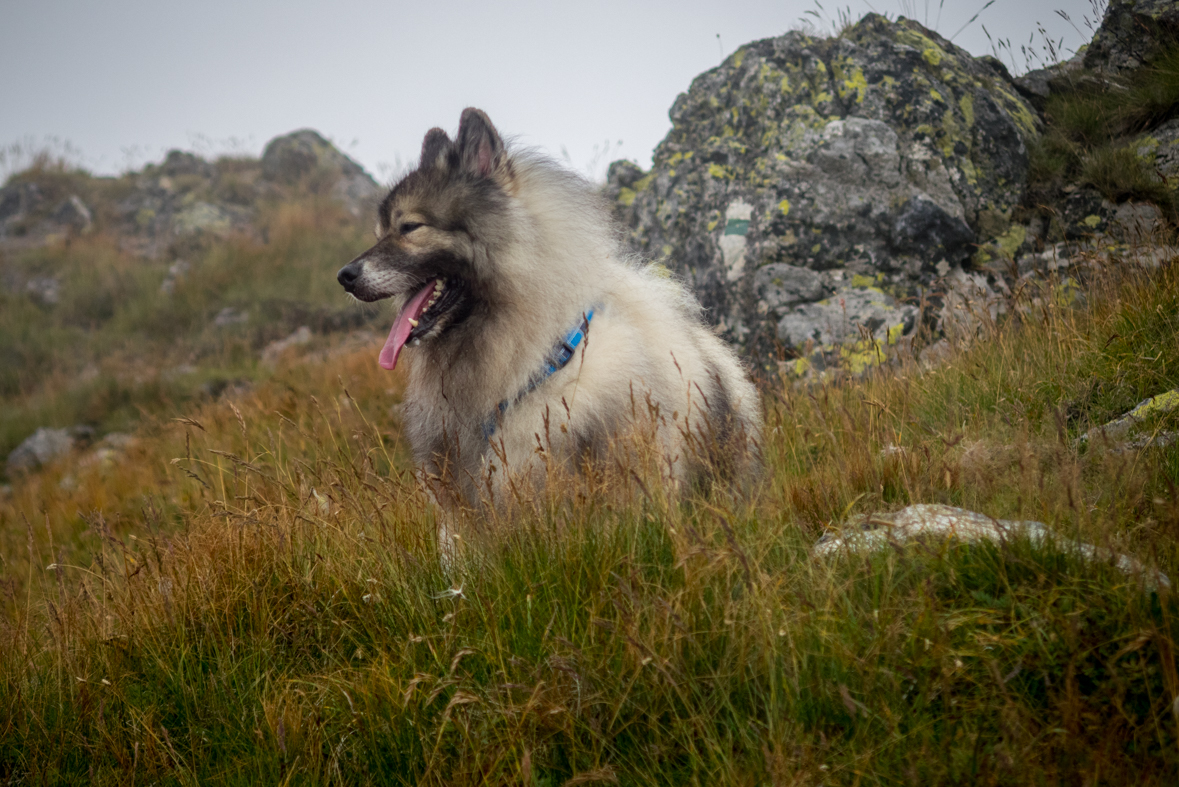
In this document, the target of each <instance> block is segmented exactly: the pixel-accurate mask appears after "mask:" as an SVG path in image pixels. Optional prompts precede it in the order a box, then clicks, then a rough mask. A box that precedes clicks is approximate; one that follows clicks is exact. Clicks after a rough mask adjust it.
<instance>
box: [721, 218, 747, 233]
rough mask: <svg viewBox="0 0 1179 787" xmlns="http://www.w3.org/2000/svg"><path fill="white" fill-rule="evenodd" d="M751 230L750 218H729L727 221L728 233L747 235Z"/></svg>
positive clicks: (726, 231)
mask: <svg viewBox="0 0 1179 787" xmlns="http://www.w3.org/2000/svg"><path fill="white" fill-rule="evenodd" d="M748 232H749V219H729V220H728V221H727V222H725V234H726V235H745V234H747V233H748Z"/></svg>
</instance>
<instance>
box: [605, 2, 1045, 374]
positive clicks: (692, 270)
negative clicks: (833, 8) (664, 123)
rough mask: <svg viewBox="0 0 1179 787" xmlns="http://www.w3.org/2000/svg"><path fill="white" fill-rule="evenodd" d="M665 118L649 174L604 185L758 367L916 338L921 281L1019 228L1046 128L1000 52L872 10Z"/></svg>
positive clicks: (738, 62) (626, 168)
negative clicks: (1028, 178) (786, 350)
mask: <svg viewBox="0 0 1179 787" xmlns="http://www.w3.org/2000/svg"><path fill="white" fill-rule="evenodd" d="M670 115H671V120H672V130H671V132H670V133H669V134H668V136H667V138H666V139H664V140H663V142H661V143H660V145H659V146H658V148H657V149H656V151H655V155H654V166H653V168H652V170H651V171H650V172H649V173H643V172H642V171H641V170H639V169H638V168H637V167H635V166H634V165H633V164H628V163H616V164H614V165H613V166H612V167H611V170H610V174H609V177H608V183H607V193H608V195H609V196H610V197H612V198H613V199H614V200H615V201H616V206H617V213H618V215H619V217H620V218H621V219H622V220H623V221H624V222H625V223H626V224H627V225H628V226H629V227H630V228H631V234H630V241H631V243H632V245H633V246H634V247H635V249H636V250H637V251H639V252H640V253H642V254H644V255H645V256H647V257H648V258H651V259H654V260H658V261H661V262H663V263H664V264H666V265H668V266H669V267H671V268H672V269H673V270H674V271H675V272H676V273H677V274H679V275H681V276H682V277H684V278H685V279H686V280H687V281H688V282H689V283H690V285H691V287H692V288H693V290H694V291H695V293H696V295H697V296H698V297H699V298H700V300H701V302H702V303H703V304H704V306H705V307H706V309H707V311H708V315H709V318H710V319H711V320H713V321H714V322H715V323H717V324H718V325H719V326H720V328H721V329H722V331H723V333H724V335H725V336H726V338H728V339H729V340H730V341H732V342H734V343H736V344H738V345H740V346H742V347H743V348H744V349H745V350H746V352H747V353H748V354H750V355H751V356H752V357H755V358H759V359H760V364H759V365H761V366H762V368H763V369H772V368H773V367H774V364H773V363H772V362H771V361H770V360H769V359H771V358H774V357H776V356H777V354H778V352H777V349H776V348H777V347H778V346H779V345H780V344H787V345H795V346H797V345H798V344H800V342H802V341H807V342H811V343H813V345H812V346H816V349H817V350H818V351H819V352H820V354H823V353H825V354H828V355H830V354H832V353H836V354H838V352H839V347H838V346H837V345H838V344H839V343H840V342H846V341H848V340H850V339H855V340H856V341H867V343H868V345H872V346H866V347H863V348H861V349H863V350H866V351H870V352H873V353H876V354H879V350H880V349H881V348H880V346H879V344H880V343H884V344H887V343H889V342H895V341H897V340H899V339H900V338H901V337H902V336H904V335H907V334H909V333H911V332H912V331H913V329H914V328H915V327H916V325H917V324H918V319H917V308H916V305H915V304H916V301H917V299H918V294H919V292H920V291H921V290H922V289H923V288H928V287H929V286H930V285H931V284H932V283H933V282H934V280H935V279H937V278H938V277H939V276H944V275H945V274H947V273H948V272H949V271H950V270H952V269H954V268H956V267H958V266H961V265H962V264H964V263H967V262H968V260H969V259H970V258H971V256H972V254H974V252H975V250H976V247H977V244H979V243H984V242H987V241H990V240H992V239H994V238H997V237H1000V236H1002V235H1003V234H1004V233H1006V232H1007V231H1008V230H1009V228H1010V222H1011V212H1012V209H1013V208H1014V207H1015V206H1016V205H1017V204H1018V203H1019V201H1020V199H1021V197H1022V195H1023V184H1024V181H1025V175H1026V169H1027V158H1028V153H1027V145H1028V143H1029V142H1030V141H1031V140H1032V139H1034V138H1035V136H1036V135H1037V133H1038V123H1039V120H1038V116H1037V115H1036V113H1035V111H1034V110H1033V109H1032V107H1031V106H1030V105H1029V104H1028V103H1027V102H1026V101H1025V100H1024V99H1023V98H1022V97H1021V96H1020V94H1019V93H1018V91H1017V90H1016V89H1015V87H1014V85H1012V83H1011V82H1010V79H1009V77H1008V75H1007V73H1006V71H1005V70H1004V69H1002V67H1001V66H998V65H996V63H995V62H994V61H993V59H987V60H984V59H975V58H973V57H971V56H970V55H969V54H967V53H966V52H965V51H963V50H961V49H959V48H958V47H955V46H954V45H953V44H951V43H950V42H948V41H946V40H945V39H943V38H941V37H940V36H938V35H937V34H936V33H932V32H930V31H928V30H926V29H925V28H923V27H921V26H920V25H918V24H916V23H915V22H912V21H908V20H899V21H897V22H890V21H889V20H887V19H885V18H884V17H881V16H879V15H876V14H869V15H868V16H866V17H865V18H864V19H863V20H862V21H860V22H859V23H858V24H857V25H855V26H854V27H852V28H851V29H850V30H848V31H846V32H845V33H844V34H843V35H842V36H840V37H837V38H831V39H826V40H818V39H814V38H810V37H808V36H806V35H804V34H802V33H799V32H790V33H787V34H786V35H784V36H782V37H780V38H775V39H766V40H763V41H756V42H754V43H751V44H748V45H746V46H743V47H741V48H740V49H738V50H737V51H736V52H735V53H734V54H733V55H732V56H730V57H729V58H728V59H727V60H726V61H725V62H724V63H723V64H722V65H721V66H719V67H717V68H715V69H713V70H711V71H709V72H707V73H705V74H703V75H701V76H699V77H697V79H696V80H695V81H694V82H693V83H692V86H691V88H690V89H689V91H688V92H687V93H684V94H682V95H680V97H679V98H677V99H676V102H675V104H674V106H673V107H672V109H671V112H670ZM869 336H870V337H871V338H870V339H869V338H868V337H869Z"/></svg>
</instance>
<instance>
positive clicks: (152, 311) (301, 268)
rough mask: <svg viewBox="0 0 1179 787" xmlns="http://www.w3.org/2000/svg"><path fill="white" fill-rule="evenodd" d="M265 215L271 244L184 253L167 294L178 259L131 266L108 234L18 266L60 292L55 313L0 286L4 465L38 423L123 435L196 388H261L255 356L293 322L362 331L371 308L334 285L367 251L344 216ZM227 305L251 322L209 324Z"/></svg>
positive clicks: (308, 204)
mask: <svg viewBox="0 0 1179 787" xmlns="http://www.w3.org/2000/svg"><path fill="white" fill-rule="evenodd" d="M266 210H267V212H266V213H265V214H264V215H263V217H262V219H261V224H262V226H263V228H264V232H265V234H266V236H267V238H268V242H266V243H262V242H260V241H259V240H257V239H253V238H248V237H239V238H235V239H231V240H230V241H228V242H224V243H212V244H208V243H206V244H201V245H197V246H194V247H192V248H191V249H190V251H191V252H192V256H189V257H188V258H187V259H186V260H185V261H186V262H187V263H188V265H189V269H188V271H187V272H186V273H185V274H184V275H183V276H182V277H181V278H179V279H177V280H176V281H175V286H174V289H173V291H172V292H171V293H170V294H166V293H163V292H161V284H162V283H163V282H164V281H165V279H166V278H167V277H168V276H169V273H168V269H169V267H170V266H171V265H172V264H174V259H173V258H165V259H163V260H159V261H148V260H143V259H141V258H137V257H134V256H132V255H131V254H129V253H127V252H124V251H122V250H121V249H120V248H119V245H118V244H117V242H116V240H115V239H114V238H113V237H111V236H108V235H105V234H99V235H96V236H92V237H84V238H75V239H71V240H68V241H64V242H59V243H56V244H53V245H50V246H48V247H45V248H42V249H37V250H32V251H28V252H25V253H24V254H23V255H20V256H18V257H16V258H15V259H13V260H12V262H11V263H10V264H9V266H8V273H7V275H9V276H10V277H12V278H14V279H16V280H18V281H30V280H35V279H46V278H54V279H56V280H58V281H59V282H60V286H59V294H58V300H57V302H56V303H46V302H43V301H39V300H37V299H34V298H30V297H29V295H28V294H27V293H26V292H24V291H22V290H20V289H17V288H13V289H5V290H0V456H6V455H7V454H8V452H9V451H11V450H12V449H13V448H15V447H16V445H17V444H18V443H19V442H20V441H21V440H23V439H24V438H25V437H27V436H28V435H29V434H31V433H32V432H33V431H34V429H36V428H37V427H38V426H45V425H48V426H54V427H69V426H73V425H75V424H78V423H85V424H89V425H91V426H94V427H96V428H97V429H98V430H99V432H100V433H105V432H109V431H112V430H126V429H130V428H133V427H134V426H135V425H136V424H137V423H138V422H140V420H141V419H142V416H144V415H153V414H155V415H159V414H162V413H167V412H173V411H175V410H176V409H177V408H180V407H187V406H190V405H191V404H192V403H193V402H195V401H196V400H198V399H200V398H201V396H203V395H207V394H204V393H202V390H205V391H207V390H209V389H210V387H212V388H213V389H217V388H223V387H224V386H225V384H226V383H227V382H229V381H235V380H236V381H254V380H259V379H262V378H264V377H266V376H267V375H268V374H269V373H270V372H269V369H268V368H267V367H266V366H264V365H262V364H261V363H260V362H259V356H260V351H261V349H262V348H263V347H264V346H265V345H266V344H267V343H269V342H271V341H275V340H277V339H281V338H283V337H284V336H287V335H289V334H290V333H291V332H292V331H294V330H295V329H296V328H298V327H299V326H301V325H307V326H308V327H310V328H311V329H312V331H313V333H315V334H316V335H318V336H320V337H323V336H325V335H327V334H331V333H333V332H339V331H342V330H348V329H358V328H364V327H369V326H370V325H371V324H372V322H371V321H372V319H373V318H374V317H375V315H376V312H375V311H372V310H369V311H366V310H362V309H358V308H356V307H355V306H354V305H352V304H349V303H348V302H347V301H346V300H345V299H344V298H343V297H342V295H341V294H340V292H339V288H338V285H337V284H336V283H335V281H334V277H333V274H334V271H335V270H336V268H338V267H339V265H340V264H342V262H346V261H347V260H348V259H349V258H350V257H351V256H352V255H353V254H354V253H355V251H356V250H357V248H359V247H361V246H362V245H363V243H364V239H363V237H362V233H361V232H360V231H359V230H357V229H355V228H354V223H353V221H352V220H351V219H350V217H348V216H347V214H346V213H344V212H343V211H342V210H341V209H340V208H338V207H336V206H335V205H334V204H332V203H330V202H328V201H327V200H326V199H324V200H317V199H307V200H304V201H302V202H300V203H294V204H290V203H288V204H285V205H276V206H271V207H269V208H267V209H266ZM225 308H230V309H233V310H235V311H236V312H239V313H244V314H245V315H247V319H246V321H245V322H244V323H241V324H233V325H228V326H224V327H221V326H217V325H216V324H215V323H214V318H215V316H216V315H217V314H218V313H219V312H220V311H221V310H222V309H225Z"/></svg>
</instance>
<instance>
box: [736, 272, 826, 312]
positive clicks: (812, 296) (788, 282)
mask: <svg viewBox="0 0 1179 787" xmlns="http://www.w3.org/2000/svg"><path fill="white" fill-rule="evenodd" d="M753 282H754V285H753V286H754V293H755V294H756V295H757V299H758V303H764V304H765V305H766V309H767V311H768V310H774V311H781V310H782V309H784V308H785V307H788V306H793V305H794V304H796V303H805V302H806V301H814V300H818V299H819V298H822V297H823V295H824V294H825V292H826V290H827V287H826V286H825V285H824V282H823V277H822V276H820V275H819V274H817V273H815V272H814V271H812V270H809V269H808V268H799V267H798V266H796V265H787V264H786V263H784V262H771V263H770V264H768V265H763V266H761V267H760V268H758V269H757V271H756V272H755V273H754V275H753Z"/></svg>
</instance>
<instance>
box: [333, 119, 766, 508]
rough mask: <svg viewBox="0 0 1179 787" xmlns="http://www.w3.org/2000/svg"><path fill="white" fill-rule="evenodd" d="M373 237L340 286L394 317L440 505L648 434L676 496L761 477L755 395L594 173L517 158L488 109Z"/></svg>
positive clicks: (394, 336)
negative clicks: (719, 482) (623, 233)
mask: <svg viewBox="0 0 1179 787" xmlns="http://www.w3.org/2000/svg"><path fill="white" fill-rule="evenodd" d="M376 235H377V238H378V240H377V242H376V244H375V245H373V246H372V248H370V249H368V250H367V251H365V252H363V253H362V254H360V255H359V256H358V257H356V258H355V259H353V260H352V261H351V262H349V263H348V264H347V265H345V266H344V267H343V268H341V269H340V271H339V273H338V276H337V278H338V280H339V282H340V284H341V285H343V287H344V289H345V290H346V291H347V292H348V293H349V294H350V295H351V296H353V297H355V298H357V299H359V300H361V301H366V302H371V301H378V300H381V299H389V300H390V301H392V302H393V303H394V304H395V305H396V307H397V309H398V313H397V317H396V319H395V320H394V322H393V326H392V328H391V330H390V331H389V336H388V339H387V340H386V341H385V344H384V347H383V348H382V349H381V351H380V356H379V363H380V365H381V366H382V367H383V368H385V369H390V370H391V369H393V368H394V367H396V366H397V364H398V362H399V361H401V363H402V364H403V366H405V367H408V368H407V371H408V379H407V383H406V388H405V394H404V401H403V407H402V417H403V421H404V429H405V431H406V434H407V436H408V439H409V442H410V444H411V446H412V449H413V455H414V461H415V464H416V466H417V469H418V473H419V477H420V478H421V479H422V480H423V481H424V482H426V483H427V485H428V486H429V488H430V489H431V491H432V492H433V494H434V496H435V499H436V500H438V502H440V503H442V504H443V506H444V507H447V506H466V507H469V508H475V509H477V508H478V507H480V506H486V505H492V506H498V505H502V504H504V501H505V498H506V497H507V496H508V489H509V487H511V488H512V489H516V488H518V486H516V485H515V484H517V483H518V482H519V481H520V480H521V479H524V480H529V481H531V482H533V483H539V484H543V483H544V479H545V476H546V470H551V467H552V465H553V464H554V462H555V463H556V464H559V465H564V466H566V467H574V468H576V467H583V466H584V467H589V466H592V465H593V463H600V462H603V461H605V460H606V458H607V457H610V456H614V457H616V458H617V456H618V455H619V454H618V451H617V449H618V446H619V445H629V444H633V443H635V442H642V441H644V440H645V441H646V444H647V445H648V446H653V447H654V453H655V454H656V456H657V462H656V464H657V465H658V467H659V468H660V470H659V472H660V475H661V479H662V480H663V481H664V482H666V483H667V484H668V486H669V488H672V489H673V490H683V489H686V488H689V487H694V486H697V485H699V484H700V483H702V482H703V483H709V482H711V481H715V480H716V479H718V478H722V477H729V478H734V477H736V478H742V479H747V478H749V477H750V475H751V473H752V472H755V470H756V468H757V467H759V466H760V441H761V432H762V416H761V406H760V401H759V397H758V393H757V390H756V388H755V386H754V385H753V383H752V382H751V381H750V379H749V377H748V376H747V375H746V373H745V371H744V369H743V368H742V366H741V364H740V362H739V361H738V359H737V357H736V355H735V354H734V352H733V351H732V350H731V349H730V348H729V347H728V346H727V345H726V344H725V343H724V342H723V341H721V340H720V339H719V338H718V337H717V336H716V335H715V334H714V333H713V332H712V331H711V330H710V329H709V328H708V327H707V326H706V325H705V324H704V322H703V320H702V318H701V308H700V306H699V304H698V303H697V302H696V300H695V299H694V298H693V297H692V296H691V295H690V294H689V293H688V292H687V291H686V290H685V289H684V287H683V286H682V285H680V284H679V283H678V282H676V281H675V280H674V279H673V278H671V276H670V275H669V274H668V272H667V270H666V269H665V268H662V266H651V265H645V264H641V263H640V262H639V261H637V260H635V259H632V258H630V257H628V256H627V255H625V254H624V253H622V251H621V244H620V241H619V237H620V236H619V233H618V231H617V230H616V229H615V228H614V226H613V225H612V221H611V218H610V215H609V210H608V207H607V205H606V203H605V201H604V200H603V199H602V198H601V197H600V196H599V195H598V194H597V193H596V191H595V190H594V188H593V187H592V186H591V185H590V184H589V183H588V182H587V181H586V180H585V179H583V178H582V177H580V176H579V175H577V174H575V173H572V172H569V171H567V170H565V169H563V168H561V167H560V166H558V165H557V164H555V163H554V162H552V161H551V160H548V159H546V158H545V157H543V156H541V155H539V154H536V153H534V152H529V151H514V150H509V149H508V148H507V147H506V146H505V144H504V141H503V139H502V138H501V137H500V135H499V133H498V132H497V131H496V129H495V126H494V125H492V123H491V120H490V119H489V118H488V117H487V115H485V114H484V113H483V112H482V111H480V110H478V109H473V108H471V109H466V110H464V111H463V113H462V117H461V119H460V122H459V128H458V134H457V135H456V137H455V138H454V139H453V140H452V139H451V138H450V137H449V136H448V135H447V133H446V132H445V131H443V130H442V129H439V128H435V129H431V130H430V131H429V132H428V133H427V134H426V137H425V140H424V141H423V143H422V151H421V158H420V161H419V163H418V167H417V169H415V170H413V171H411V172H409V173H408V174H406V175H404V176H403V177H402V178H401V179H400V180H399V181H398V182H397V183H396V184H395V185H394V186H393V187H392V189H391V190H390V192H389V194H388V195H387V196H386V197H385V198H384V200H383V201H382V202H381V204H380V206H379V208H378V214H377V227H376ZM403 356H404V357H403ZM626 450H628V451H632V453H631V454H630V456H632V457H633V456H637V454H636V453H634V450H635V449H633V448H628V449H626ZM582 463H589V464H588V465H583V464H582ZM641 483H642V482H641V481H640V484H641Z"/></svg>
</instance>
